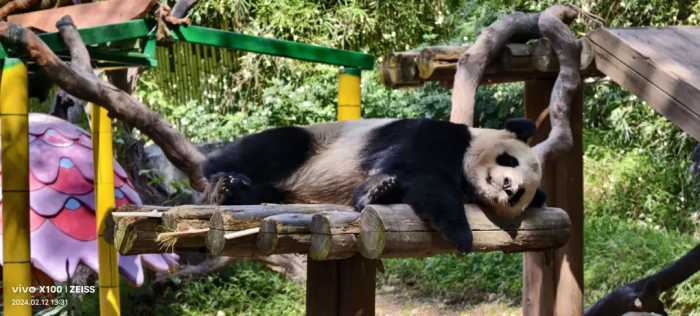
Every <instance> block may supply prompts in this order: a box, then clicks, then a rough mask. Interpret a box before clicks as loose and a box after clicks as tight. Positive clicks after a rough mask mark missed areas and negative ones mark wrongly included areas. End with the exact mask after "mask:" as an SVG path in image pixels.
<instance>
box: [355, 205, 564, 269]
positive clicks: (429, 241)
mask: <svg viewBox="0 0 700 316" xmlns="http://www.w3.org/2000/svg"><path fill="white" fill-rule="evenodd" d="M465 212H466V215H467V220H468V221H469V223H470V225H471V229H472V233H473V236H474V251H493V250H501V251H504V252H515V251H525V250H537V249H550V248H556V247H560V246H562V245H563V244H564V243H566V241H567V240H568V237H569V227H570V226H571V223H570V221H569V217H568V216H567V215H566V212H564V211H563V210H561V209H554V208H540V209H528V210H526V211H525V212H524V213H523V215H522V216H521V218H519V219H516V220H512V221H503V220H499V219H497V218H493V217H490V216H488V215H487V214H486V213H484V211H482V210H481V208H479V207H477V206H476V205H472V204H468V205H465ZM357 246H358V250H359V252H360V253H361V254H362V255H363V256H365V257H366V258H371V259H377V258H380V257H381V258H393V257H425V256H431V255H434V254H436V253H442V252H448V251H454V250H455V247H454V246H453V245H452V244H450V243H449V242H447V241H446V240H445V239H443V238H442V236H441V235H440V234H439V233H438V232H436V231H434V230H433V229H432V227H430V225H429V224H428V223H427V222H425V221H423V220H422V219H420V218H419V217H418V216H417V215H416V214H415V213H414V212H413V210H412V209H411V208H410V207H409V206H407V205H403V204H396V205H370V206H367V207H366V208H365V209H364V210H363V211H362V214H361V216H360V237H359V240H358V243H357Z"/></svg>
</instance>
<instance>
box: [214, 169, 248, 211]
mask: <svg viewBox="0 0 700 316" xmlns="http://www.w3.org/2000/svg"><path fill="white" fill-rule="evenodd" d="M211 182H212V183H213V184H214V192H212V194H211V197H210V199H209V200H210V203H214V204H226V203H227V202H229V201H231V200H232V199H233V198H234V197H235V195H236V193H238V192H241V191H245V190H248V189H249V188H250V187H251V185H252V181H251V180H250V178H248V177H247V176H246V175H244V174H240V173H235V172H221V173H217V174H215V175H214V176H212V178H211Z"/></svg>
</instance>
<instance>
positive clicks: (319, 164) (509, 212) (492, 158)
mask: <svg viewBox="0 0 700 316" xmlns="http://www.w3.org/2000/svg"><path fill="white" fill-rule="evenodd" d="M534 131H535V127H534V124H533V123H532V122H531V121H529V120H526V119H511V120H509V121H507V122H506V124H505V127H504V129H503V130H497V129H481V128H470V127H467V126H465V125H461V124H453V123H450V122H445V121H437V120H429V119H402V120H393V119H366V120H358V121H346V122H333V123H326V124H317V125H310V126H303V127H282V128H275V129H270V130H266V131H263V132H260V133H257V134H252V135H248V136H245V137H242V138H240V139H238V140H236V141H234V142H231V143H229V144H226V145H224V146H223V147H222V148H221V149H219V150H217V151H215V152H213V153H211V154H209V155H208V157H207V160H206V162H205V164H204V166H203V168H204V169H203V171H204V174H205V175H206V176H207V178H208V179H209V180H210V183H213V184H215V185H212V186H210V187H211V188H210V189H209V190H208V191H207V192H206V199H208V201H207V202H209V203H217V204H225V205H242V204H260V203H331V204H346V205H352V206H353V207H355V209H356V210H358V211H360V210H362V209H363V208H364V206H365V205H367V204H369V203H378V204H391V203H405V204H408V205H410V206H411V207H412V208H413V210H414V211H415V212H416V214H417V215H418V216H420V217H421V218H424V219H426V220H428V221H430V223H431V224H432V226H433V227H434V228H435V229H436V230H438V231H439V232H441V233H442V235H443V237H444V238H446V239H447V240H449V241H451V242H452V243H454V244H455V245H456V246H457V248H458V249H460V250H462V251H465V252H468V251H471V249H472V232H471V229H470V227H469V223H468V222H467V218H466V216H465V214H464V204H465V203H479V204H481V205H484V206H486V207H487V209H490V210H493V211H495V212H496V213H497V215H499V216H504V217H515V216H517V215H519V214H521V213H522V211H523V210H524V209H525V208H526V207H528V206H531V205H532V206H541V205H542V204H544V200H545V196H544V193H543V192H542V191H540V190H539V185H540V180H541V177H542V171H541V164H540V162H539V161H538V159H537V156H536V155H535V153H534V152H533V150H532V149H531V148H530V147H529V146H528V145H527V144H526V143H525V142H526V141H527V139H528V138H529V137H530V136H532V134H533V133H534Z"/></svg>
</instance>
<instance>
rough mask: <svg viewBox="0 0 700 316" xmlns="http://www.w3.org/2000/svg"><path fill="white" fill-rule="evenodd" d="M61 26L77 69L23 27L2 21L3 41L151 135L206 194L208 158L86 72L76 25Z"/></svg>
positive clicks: (66, 85)
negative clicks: (203, 167)
mask: <svg viewBox="0 0 700 316" xmlns="http://www.w3.org/2000/svg"><path fill="white" fill-rule="evenodd" d="M61 20H62V21H63V20H64V19H61ZM57 27H58V28H59V29H61V31H60V32H61V36H62V38H63V40H64V42H65V43H66V46H68V47H69V48H70V52H71V54H72V55H71V56H72V58H73V61H75V62H76V66H75V67H71V66H68V65H67V64H66V63H64V62H63V61H61V60H60V59H59V58H58V57H57V56H56V55H55V54H54V53H53V52H52V51H51V50H50V49H49V48H48V46H46V44H44V42H43V41H41V40H40V39H39V38H38V37H37V36H36V35H35V34H34V33H32V32H31V31H28V30H27V29H25V28H23V27H21V26H18V25H15V24H12V23H7V22H2V21H0V41H2V42H3V44H6V45H8V46H12V47H15V48H17V49H19V50H20V51H22V52H25V53H26V54H27V55H28V56H29V58H31V59H32V60H34V62H35V63H36V64H37V66H39V68H40V69H42V70H43V71H44V72H45V73H46V75H47V76H48V77H49V78H50V79H51V80H53V81H54V82H55V83H56V84H57V85H58V86H59V87H60V88H62V89H63V90H65V91H66V92H68V93H70V94H71V95H73V96H75V97H77V98H80V99H83V100H86V101H90V102H93V103H95V104H99V105H101V106H104V107H105V108H107V110H108V111H109V113H110V116H113V117H116V118H117V119H119V120H122V121H125V122H127V123H129V124H131V125H132V126H134V127H136V128H138V129H139V130H140V131H141V132H143V133H144V134H146V135H148V136H149V137H150V138H151V139H153V141H154V142H155V143H156V144H158V145H159V146H160V147H161V148H162V149H163V151H164V152H165V154H166V156H167V157H168V159H169V160H170V161H172V162H173V164H174V165H175V166H177V167H178V168H179V169H180V170H182V171H183V172H184V173H185V174H187V175H188V177H189V179H190V184H191V185H192V187H193V188H194V189H195V190H198V191H203V190H204V189H205V188H206V186H207V180H206V178H205V177H204V175H203V173H202V170H201V167H200V165H201V163H202V162H203V161H204V159H205V157H204V155H203V154H202V153H201V152H199V150H197V149H196V148H195V147H194V146H193V145H192V143H190V142H189V141H188V140H187V139H186V138H185V137H184V136H183V135H182V134H181V133H180V132H179V131H177V130H176V129H175V128H173V126H172V125H170V124H169V123H168V122H166V121H165V120H163V119H162V118H161V117H160V115H158V113H156V112H153V111H151V110H150V109H148V108H147V107H146V106H145V105H144V104H142V103H141V102H139V101H138V100H137V99H136V98H134V97H132V96H130V95H129V94H127V93H125V92H124V91H121V90H120V89H118V88H116V87H115V86H113V85H112V84H110V83H108V82H105V81H103V80H99V79H96V78H95V77H94V74H93V73H92V71H89V72H88V71H86V69H87V68H86V67H85V65H84V64H83V63H84V62H85V56H83V55H82V54H83V50H84V49H85V45H84V43H83V42H82V40H81V39H80V35H79V33H78V31H77V30H76V28H75V25H74V24H73V23H72V22H70V20H69V19H67V20H65V21H64V23H59V25H57ZM77 46H79V47H77ZM88 60H89V59H88ZM88 66H89V64H88Z"/></svg>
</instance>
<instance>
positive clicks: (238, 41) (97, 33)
mask: <svg viewBox="0 0 700 316" xmlns="http://www.w3.org/2000/svg"><path fill="white" fill-rule="evenodd" d="M154 27H155V22H154V21H152V20H143V19H139V20H132V21H129V22H125V23H119V24H110V25H103V26H97V27H91V28H84V29H80V30H78V31H79V32H80V37H81V38H82V40H83V42H84V43H85V45H88V46H94V45H98V44H105V43H110V42H116V41H122V40H129V39H138V38H145V37H147V36H148V35H149V34H150V33H151V32H152V31H153V28H154ZM174 34H175V37H176V39H179V40H183V41H187V42H190V43H194V44H202V45H209V46H214V47H221V48H228V49H235V50H242V51H247V52H253V53H259V54H266V55H273V56H281V57H288V58H293V59H299V60H305V61H310V62H317V63H325V64H331V65H338V66H345V67H350V68H358V69H361V70H369V69H373V68H374V57H373V56H371V55H368V54H364V53H360V52H354V51H347V50H342V49H336V48H329V47H323V46H317V45H309V44H304V43H299V42H293V41H285V40H278V39H271V38H263V37H258V36H252V35H246V34H241V33H236V32H227V31H221V30H217V29H212V28H206V27H201V26H184V25H183V26H179V27H177V28H175V31H174ZM39 38H40V39H41V40H43V41H44V43H46V45H47V46H49V48H50V49H51V50H53V51H54V52H63V51H66V50H67V48H66V46H65V44H64V43H63V40H62V39H61V36H60V35H59V34H58V33H57V32H56V33H45V34H40V35H39ZM93 52H94V51H93ZM95 53H96V54H97V56H94V57H96V58H95V59H99V58H106V59H108V61H109V62H110V63H111V62H119V61H124V62H126V63H128V64H133V63H136V64H139V65H147V66H155V65H156V64H157V62H156V59H155V57H154V56H155V42H154V41H153V40H152V39H150V38H149V39H148V40H147V42H146V46H145V47H144V54H140V53H135V52H125V53H111V52H110V53H108V52H104V51H102V52H95ZM7 56H8V55H7V54H6V52H5V50H4V48H3V47H2V45H0V58H5V57H7ZM98 56H99V57H98Z"/></svg>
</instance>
